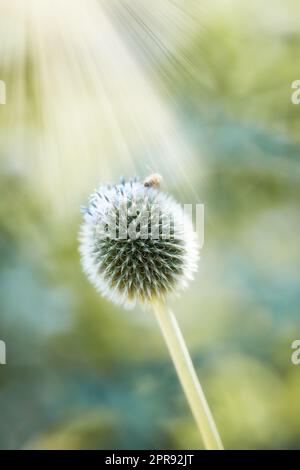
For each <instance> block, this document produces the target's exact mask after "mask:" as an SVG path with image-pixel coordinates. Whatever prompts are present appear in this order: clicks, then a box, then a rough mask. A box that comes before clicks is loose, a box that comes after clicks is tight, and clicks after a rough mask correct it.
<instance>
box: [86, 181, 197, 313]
mask: <svg viewBox="0 0 300 470" xmlns="http://www.w3.org/2000/svg"><path fill="white" fill-rule="evenodd" d="M83 214H84V221H83V224H82V226H81V230H80V236H79V241H80V254H81V261H82V266H83V269H84V271H85V273H86V274H87V276H88V278H89V280H90V281H91V282H92V283H93V284H94V285H95V287H96V288H97V290H98V291H99V292H100V293H101V294H102V295H104V296H105V297H107V298H109V299H111V300H112V301H114V302H115V303H117V304H123V305H125V306H127V307H131V306H133V305H134V304H135V302H136V301H140V302H142V303H146V304H147V303H149V302H151V301H153V300H155V299H157V298H160V299H161V298H165V297H166V296H167V294H169V293H170V292H174V291H175V292H177V291H178V290H181V289H182V288H184V287H185V286H186V285H187V282H188V280H189V279H191V278H192V275H193V273H194V272H195V271H196V269H197V260H198V245H197V238H196V234H195V232H194V230H193V227H192V223H191V221H190V220H189V219H188V217H187V216H186V215H185V214H184V211H183V209H182V208H181V206H180V205H179V204H178V203H177V202H176V201H174V199H173V198H171V197H170V196H168V195H166V194H165V193H164V192H162V191H160V190H159V189H158V187H157V186H151V185H149V184H147V185H146V184H143V183H141V182H139V181H138V180H137V179H134V180H131V181H129V182H125V180H124V179H122V180H121V181H120V184H117V185H114V186H111V185H104V186H100V188H99V189H98V190H96V191H94V193H93V194H92V195H91V196H90V199H89V203H88V205H87V207H84V208H83Z"/></svg>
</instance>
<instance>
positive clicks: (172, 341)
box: [152, 302, 223, 450]
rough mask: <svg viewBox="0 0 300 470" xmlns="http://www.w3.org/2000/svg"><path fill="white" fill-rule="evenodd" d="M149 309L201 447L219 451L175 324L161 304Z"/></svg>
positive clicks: (209, 419)
mask: <svg viewBox="0 0 300 470" xmlns="http://www.w3.org/2000/svg"><path fill="white" fill-rule="evenodd" d="M152 306H153V310H154V312H155V314H156V318H157V320H158V323H159V326H160V328H161V330H162V333H163V336H164V339H165V341H166V343H167V346H168V349H169V352H170V355H171V357H172V360H173V363H174V366H175V369H176V371H177V375H178V377H179V380H180V382H181V385H182V388H183V390H184V393H185V395H186V398H187V400H188V403H189V405H190V408H191V410H192V413H193V415H194V418H195V421H196V423H197V426H198V428H199V430H200V433H201V435H202V438H203V441H204V445H205V447H206V449H209V450H223V445H222V441H221V438H220V436H219V433H218V430H217V427H216V425H215V422H214V419H213V417H212V414H211V412H210V409H209V406H208V404H207V401H206V398H205V395H204V393H203V390H202V387H201V385H200V383H199V380H198V377H197V375H196V372H195V369H194V366H193V363H192V360H191V357H190V355H189V352H188V349H187V347H186V344H185V341H184V338H183V336H182V333H181V331H180V328H179V325H178V323H177V320H176V318H175V316H174V314H173V312H172V311H171V310H170V309H169V308H168V307H167V306H166V305H165V304H164V303H162V302H153V304H152Z"/></svg>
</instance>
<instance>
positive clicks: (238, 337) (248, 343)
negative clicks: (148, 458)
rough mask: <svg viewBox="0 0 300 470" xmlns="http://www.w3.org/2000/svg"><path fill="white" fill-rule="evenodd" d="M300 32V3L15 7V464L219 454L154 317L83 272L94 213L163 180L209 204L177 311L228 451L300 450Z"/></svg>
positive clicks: (2, 125)
mask: <svg viewBox="0 0 300 470" xmlns="http://www.w3.org/2000/svg"><path fill="white" fill-rule="evenodd" d="M150 3H151V5H150ZM299 24H300V5H299V2H297V1H296V0H287V1H285V2H282V1H276V0H272V1H271V0H267V1H264V2H261V1H259V0H254V1H252V2H251V4H250V5H249V4H247V3H246V2H241V1H238V0H227V1H225V0H209V1H208V0H201V1H186V2H180V1H171V0H168V1H165V2H159V1H151V2H148V0H139V1H138V0H132V1H130V0H112V1H111V2H105V1H95V0H87V1H85V2H82V1H81V2H80V0H74V1H72V2H70V0H64V1H61V2H60V1H58V0H57V1H50V0H44V1H42V2H39V1H37V0H27V1H24V0H11V1H8V0H7V1H4V0H3V1H2V2H1V6H0V79H1V80H4V81H5V83H6V87H7V99H6V101H7V102H6V105H1V106H0V165H1V167H0V170H1V175H0V181H1V198H0V224H1V235H0V259H1V263H0V297H1V314H0V338H1V339H3V340H5V342H6V345H7V365H5V366H0V417H1V419H0V447H1V448H35V449H37V448H38V449H40V448H42V449H44V448H47V449H48V448H50V449H54V448H55V449H56V448H59V449H65V448H72V449H73V448H74V449H83V448H104V449H105V448H106V449H108V448H110V449H126V448H131V449H137V448H138V449H142V448H144V449H149V448H156V449H163V448H169V449H170V448H201V442H200V440H199V436H198V433H197V430H196V428H195V425H194V422H193V420H192V417H191V415H190V412H189V410H188V407H187V404H186V402H185V399H184V397H183V395H182V392H181V390H180V388H179V384H178V381H177V378H176V376H175V372H174V370H173V367H172V365H171V363H170V360H169V357H168V354H167V351H166V349H165V346H164V344H163V341H162V339H161V337H160V334H159V331H158V328H157V326H156V324H155V321H154V319H153V318H152V317H151V315H150V314H149V313H145V312H143V311H142V310H141V309H140V308H139V307H136V308H135V310H133V311H130V312H126V311H123V309H121V308H117V307H114V306H113V305H111V304H110V303H108V302H107V301H105V300H103V299H101V298H100V297H99V295H97V294H96V292H95V291H94V289H93V287H92V286H90V285H89V283H88V282H87V280H86V279H85V277H84V275H83V274H82V272H81V269H80V263H79V256H78V251H77V233H78V228H79V225H80V212H79V206H80V204H82V203H85V202H86V199H87V197H88V194H89V192H90V191H91V190H92V189H93V188H94V187H95V186H96V185H97V184H99V183H100V182H101V181H107V180H112V181H114V180H117V179H118V178H119V176H120V175H121V174H123V175H125V176H126V177H129V176H131V175H132V174H139V175H140V176H141V177H144V176H146V174H147V173H149V171H151V170H155V171H158V172H160V173H162V175H163V176H164V180H165V183H164V188H165V189H166V190H168V191H170V192H171V193H172V194H173V195H174V196H176V197H177V199H178V200H179V201H181V202H182V203H191V202H192V203H196V202H202V203H204V204H205V211H206V215H205V217H206V218H205V245H204V248H203V250H202V257H201V263H200V266H199V273H198V274H197V278H196V280H195V281H194V283H193V284H192V285H191V287H190V289H189V290H188V291H187V292H186V293H185V294H184V295H183V296H182V297H181V298H180V299H179V300H176V312H177V317H178V320H179V322H180V324H181V326H182V328H183V331H184V335H185V337H186V340H187V343H188V344H189V346H190V348H191V353H192V356H193V358H194V361H195V365H196V368H197V371H198V373H199V376H200V377H201V381H202V383H203V386H204V388H205V391H206V393H207V396H208V399H209V402H210V404H211V407H212V410H213V413H214V415H215V418H216V421H217V424H218V426H219V428H220V432H221V435H222V437H223V440H224V444H225V447H226V448H235V449H237V448H242V449H245V448H250V449H260V448H273V449H276V448H290V449H292V448H299V447H300V399H299V396H300V366H298V367H297V366H295V365H293V364H292V363H291V360H290V357H291V352H292V350H291V343H292V341H293V340H294V339H299V337H300V318H299V317H300V315H299V313H300V312H299V309H300V271H299V268H300V251H299V232H300V218H299V202H300V201H299V196H300V185H299V183H300V166H299V155H300V141H299V124H300V106H295V105H293V104H292V103H291V83H292V82H293V81H294V80H296V79H299V78H300V77H299V75H300V56H299V40H300V32H299ZM173 303H174V301H173Z"/></svg>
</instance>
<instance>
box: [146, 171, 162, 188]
mask: <svg viewBox="0 0 300 470" xmlns="http://www.w3.org/2000/svg"><path fill="white" fill-rule="evenodd" d="M162 180H163V179H162V176H161V175H159V174H158V173H152V175H149V176H147V178H145V179H144V186H145V187H146V188H156V189H157V188H159V187H160V185H161V183H162Z"/></svg>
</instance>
